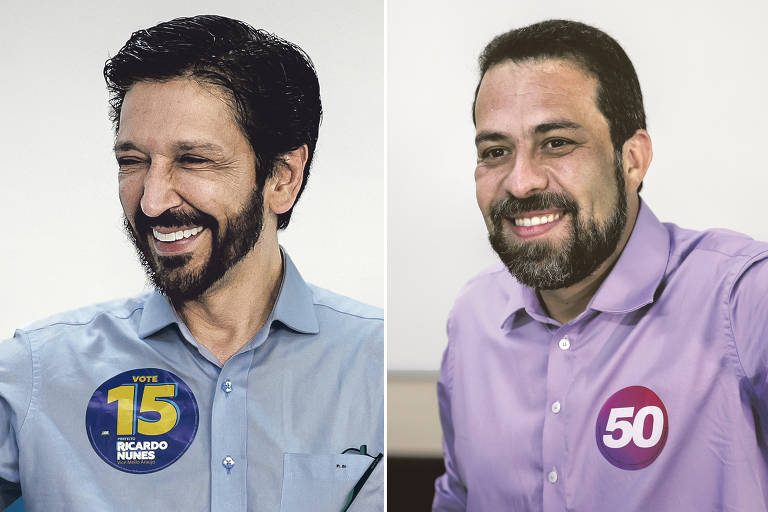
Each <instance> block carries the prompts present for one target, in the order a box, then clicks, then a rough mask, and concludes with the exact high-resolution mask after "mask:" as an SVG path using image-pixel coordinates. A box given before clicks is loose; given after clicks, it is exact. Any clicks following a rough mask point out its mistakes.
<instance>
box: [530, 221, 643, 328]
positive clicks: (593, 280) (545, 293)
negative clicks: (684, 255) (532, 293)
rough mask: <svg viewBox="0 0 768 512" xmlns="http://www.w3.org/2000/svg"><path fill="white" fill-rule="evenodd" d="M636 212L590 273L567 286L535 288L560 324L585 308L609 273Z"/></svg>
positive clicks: (626, 239)
mask: <svg viewBox="0 0 768 512" xmlns="http://www.w3.org/2000/svg"><path fill="white" fill-rule="evenodd" d="M637 213H638V210H637V209H636V210H635V211H634V214H633V215H629V218H628V219H627V225H626V226H625V228H624V233H622V236H621V239H620V240H619V243H618V244H616V249H615V250H614V251H613V253H611V255H610V256H609V257H608V258H607V259H606V260H605V261H604V262H603V263H602V264H600V266H599V267H597V270H595V271H594V272H592V274H590V275H589V276H587V277H586V278H584V279H582V280H581V281H579V282H578V283H576V284H574V285H571V286H569V287H567V288H559V289H557V290H537V294H538V296H539V299H540V300H541V303H542V305H543V306H544V309H545V310H546V311H547V314H548V315H549V316H550V317H551V318H553V319H555V320H557V321H558V322H560V323H561V324H566V323H568V322H570V321H571V320H573V319H574V318H576V317H577V316H579V315H580V314H581V313H583V312H584V310H586V309H587V306H588V305H589V301H590V300H592V297H594V295H595V293H597V290H599V289H600V285H601V284H603V281H605V278H606V277H608V275H609V274H610V273H611V270H612V269H613V266H614V265H615V264H616V261H617V260H618V259H619V256H620V255H621V252H622V251H623V250H624V247H625V246H626V245H627V241H628V240H629V236H630V235H631V234H632V230H633V229H634V227H635V222H636V220H637Z"/></svg>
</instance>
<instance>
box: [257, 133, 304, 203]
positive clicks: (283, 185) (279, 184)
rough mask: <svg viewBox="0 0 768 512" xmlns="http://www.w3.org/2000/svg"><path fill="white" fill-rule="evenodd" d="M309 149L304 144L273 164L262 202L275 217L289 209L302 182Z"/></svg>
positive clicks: (284, 154) (283, 155)
mask: <svg viewBox="0 0 768 512" xmlns="http://www.w3.org/2000/svg"><path fill="white" fill-rule="evenodd" d="M308 157H309V149H308V148H307V145H306V144H304V145H302V146H300V147H298V148H296V149H294V150H293V151H288V152H287V153H283V154H282V155H281V156H280V158H279V159H278V161H277V164H275V169H274V171H273V173H272V176H270V177H269V179H267V182H266V183H265V184H264V201H265V203H266V204H267V205H268V206H269V209H270V210H271V211H272V213H274V214H275V215H279V214H281V213H285V212H287V211H288V210H290V209H291V207H292V206H293V203H294V202H296V196H297V195H299V190H300V189H301V183H302V182H303V181H304V166H305V165H306V164H307V158H308Z"/></svg>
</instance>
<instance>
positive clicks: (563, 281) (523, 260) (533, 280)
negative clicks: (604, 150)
mask: <svg viewBox="0 0 768 512" xmlns="http://www.w3.org/2000/svg"><path fill="white" fill-rule="evenodd" d="M614 162H615V165H614V174H615V177H616V185H617V188H618V195H617V199H616V205H615V207H614V210H613V212H612V214H611V216H610V218H609V219H608V220H607V221H606V222H605V223H602V225H601V224H598V223H597V222H596V221H595V220H594V219H581V218H580V216H579V207H578V204H577V203H576V201H574V200H573V199H572V198H570V197H568V196H566V195H564V194H554V193H543V194H538V195H535V196H531V197H526V198H523V199H518V198H516V197H514V196H511V195H508V196H507V197H505V198H504V199H501V200H499V201H497V202H495V203H494V204H492V205H491V212H490V217H491V221H492V224H493V227H492V230H491V231H490V233H489V234H488V239H489V241H490V242H491V247H493V250H494V251H496V253H497V254H498V255H499V258H501V261H502V262H503V263H504V264H505V265H506V266H507V269H509V272H510V273H511V274H512V275H513V276H515V278H516V279H517V280H518V281H519V282H521V283H522V284H524V285H526V286H528V287H530V288H534V289H538V290H556V289H560V288H567V287H568V286H571V285H574V284H576V283H578V282H579V281H581V280H582V279H585V278H586V277H588V276H590V275H591V274H592V273H594V272H595V270H597V268H598V267H599V266H600V265H601V264H602V263H603V262H604V261H605V260H606V259H608V257H609V256H610V255H611V254H613V252H614V251H615V250H616V247H617V246H618V244H619V240H621V236H622V234H623V232H624V228H625V227H626V224H627V194H626V191H625V188H624V187H625V183H624V175H623V169H622V165H621V154H620V153H617V154H616V155H615V157H614ZM549 208H559V209H562V210H563V216H564V215H565V214H570V215H571V223H570V225H571V230H570V231H571V232H570V234H569V236H568V238H567V239H566V240H565V241H564V242H563V244H562V247H560V248H558V247H554V246H553V245H552V244H551V243H550V242H549V241H534V242H514V241H510V240H508V239H507V237H506V236H505V235H504V225H503V221H504V220H505V219H506V220H508V221H510V222H514V221H513V219H512V217H513V216H514V215H515V214H520V213H524V212H528V211H533V210H545V209H549Z"/></svg>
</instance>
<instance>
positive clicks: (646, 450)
mask: <svg viewBox="0 0 768 512" xmlns="http://www.w3.org/2000/svg"><path fill="white" fill-rule="evenodd" d="M668 431H669V417H668V416H667V409H666V408H665V407H664V403H663V402H662V401H661V398H659V397H658V395H656V393H654V392H653V391H651V390H650V389H648V388H646V387H644V386H629V387H627V388H624V389H621V390H619V391H617V392H616V393H614V394H613V395H611V397H610V398H608V400H606V402H605V404H603V407H602V409H600V413H599V414H598V415H597V426H596V428H595V434H596V438H597V447H598V449H599V450H600V453H602V454H603V457H605V458H606V460H608V462H610V463H611V464H613V465H614V466H616V467H617V468H621V469H633V470H634V469H642V468H644V467H646V466H648V465H649V464H651V463H652V462H653V461H654V460H656V457H658V456H659V454H660V453H661V450H663V449H664V444H665V443H666V442H667V432H668Z"/></svg>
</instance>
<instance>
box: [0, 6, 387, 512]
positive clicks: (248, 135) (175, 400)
mask: <svg viewBox="0 0 768 512" xmlns="http://www.w3.org/2000/svg"><path fill="white" fill-rule="evenodd" d="M104 76H105V78H106V81H107V86H108V88H109V91H110V93H111V100H110V105H111V108H112V111H111V116H112V120H113V122H114V126H115V133H116V140H115V145H114V151H115V156H116V159H117V163H118V167H119V195H120V202H121V204H122V206H123V211H124V215H125V229H126V232H127V233H128V236H129V238H130V239H131V240H132V241H133V243H134V245H135V246H136V249H137V252H138V255H139V258H140V260H141V262H142V264H143V265H144V267H145V268H146V271H147V274H148V276H149V278H150V280H151V281H152V283H153V284H154V286H155V288H156V289H155V290H153V291H151V292H148V293H145V294H143V295H141V296H139V297H136V298H132V299H128V300H122V301H115V302H112V303H108V304H101V305H97V306H92V307H87V308H83V309H81V310H78V311H75V312H70V313H65V314H62V315H60V316H57V317H54V318H52V319H47V320H44V321H42V322H38V323H36V324H34V325H32V326H29V327H27V328H24V329H20V330H18V331H16V334H15V336H14V337H13V338H12V339H10V340H6V341H5V342H3V343H0V429H1V430H0V479H1V480H0V506H4V505H7V504H8V503H10V502H12V501H13V500H14V499H15V498H16V497H17V496H18V495H19V494H20V492H22V491H23V494H24V498H25V505H26V507H27V509H28V510H134V509H138V508H141V509H142V510H209V509H210V510H227V511H229V510H283V511H293V510H296V511H299V510H300V511H304V510H327V511H338V510H346V509H347V508H349V510H382V509H383V473H382V470H383V468H382V466H383V465H379V464H378V462H379V461H380V460H381V457H382V456H381V452H382V451H383V449H384V447H383V413H384V411H383V316H382V312H381V311H380V310H379V309H376V308H373V307H370V306H366V305H364V304H361V303H358V302H355V301H353V300H351V299H348V298H346V297H342V296H340V295H336V294H334V293H332V292H329V291H327V290H323V289H320V288H317V287H314V286H311V285H308V284H306V283H305V282H304V280H303V279H302V278H301V276H300V275H299V273H298V271H297V269H296V267H295V266H294V265H293V263H292V262H291V259H290V258H289V257H288V255H287V254H286V253H285V251H283V250H282V249H281V248H280V246H279V245H278V241H277V230H278V229H283V228H285V227H286V226H287V225H288V223H289V221H290V217H291V213H292V211H293V208H294V206H295V204H296V201H297V200H298V198H299V196H300V195H301V193H302V191H303V189H304V187H305V185H306V182H307V179H308V177H309V168H310V164H311V162H312V156H313V154H314V151H315V146H316V142H317V136H318V128H319V124H320V118H321V113H322V109H321V103H320V95H319V86H318V80H317V76H316V73H315V70H314V67H313V65H312V62H311V60H310V59H309V57H308V56H307V55H306V54H305V53H304V52H303V51H302V50H301V49H300V48H298V47H297V46H295V45H294V44H292V43H290V42H288V41H285V40H283V39H280V38H279V37H277V36H274V35H272V34H269V33H267V32H264V31H262V30H255V29H253V28H252V27H250V26H249V25H247V24H246V23H243V22H241V21H237V20H233V19H229V18H224V17H219V16H196V17H193V18H179V19H175V20H172V21H169V22H165V23H161V24H159V25H157V26H155V27H152V28H149V29H146V30H140V31H138V32H135V33H134V34H133V35H132V36H131V38H130V39H129V40H128V42H127V43H126V44H125V46H124V47H123V48H122V49H121V50H120V51H119V52H118V54H117V55H115V56H114V57H113V58H111V59H110V60H109V61H107V63H106V65H105V68H104ZM153 473H156V474H153ZM150 474H153V475H150Z"/></svg>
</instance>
